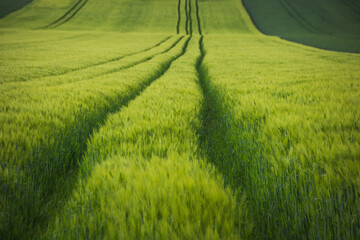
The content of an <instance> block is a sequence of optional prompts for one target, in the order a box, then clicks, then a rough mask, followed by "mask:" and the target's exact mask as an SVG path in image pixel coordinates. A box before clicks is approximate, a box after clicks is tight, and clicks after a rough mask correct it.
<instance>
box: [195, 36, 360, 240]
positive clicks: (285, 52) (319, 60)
mask: <svg viewBox="0 0 360 240" xmlns="http://www.w3.org/2000/svg"><path fill="white" fill-rule="evenodd" d="M204 46H205V50H206V52H207V55H206V57H205V59H204V66H203V67H202V69H203V70H202V71H203V75H204V79H205V80H204V86H205V87H204V89H205V96H206V98H207V99H208V100H207V105H205V107H204V109H205V110H207V111H205V113H204V119H205V122H204V137H203V138H204V139H203V142H204V145H205V148H206V149H207V153H208V155H207V156H208V159H209V160H210V161H211V162H213V163H214V165H215V166H216V169H217V170H218V171H219V172H221V173H222V174H223V176H224V180H225V182H226V183H227V184H229V185H230V186H232V187H233V188H234V189H237V188H238V187H241V189H243V194H244V195H245V196H246V199H247V202H246V203H247V205H248V206H249V208H250V209H251V215H252V218H253V219H254V221H255V225H254V232H253V233H254V237H256V238H270V239H273V238H277V239H279V238H282V239H291V238H301V236H304V237H306V238H310V239H330V238H339V239H349V238H352V239H356V238H357V237H358V236H359V231H358V226H359V224H360V223H359V218H358V217H357V216H358V213H359V212H360V204H359V201H358V200H359V194H360V185H359V174H360V168H359V164H358V162H357V161H358V159H359V149H360V148H359V142H360V135H359V126H358V123H359V111H360V109H359V106H360V105H359V103H360V102H359V95H358V92H359V87H360V85H359V83H358V82H359V76H360V72H359V68H358V67H357V66H358V65H357V63H358V62H359V60H360V59H359V56H358V55H355V54H344V53H343V54H339V53H333V52H324V51H320V50H316V49H312V48H307V47H299V46H298V45H295V44H288V43H286V42H283V41H279V40H277V39H271V38H268V37H267V38H265V37H262V36H252V35H242V36H238V35H228V36H221V37H220V36H207V37H206V38H205V42H204ZM238 63H241V64H238Z"/></svg>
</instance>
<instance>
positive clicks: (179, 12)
mask: <svg viewBox="0 0 360 240" xmlns="http://www.w3.org/2000/svg"><path fill="white" fill-rule="evenodd" d="M180 9H181V0H179V2H178V9H177V10H178V20H177V24H176V33H177V34H179V33H180V23H181V10H180Z"/></svg>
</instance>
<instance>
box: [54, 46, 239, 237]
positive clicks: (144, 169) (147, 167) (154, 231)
mask: <svg viewBox="0 0 360 240" xmlns="http://www.w3.org/2000/svg"><path fill="white" fill-rule="evenodd" d="M198 56H199V48H198V41H196V40H195V39H194V40H191V41H190V43H189V45H188V49H187V51H186V53H185V54H184V56H183V57H181V58H180V59H178V60H176V61H175V62H173V64H172V66H171V68H170V69H169V71H168V72H166V74H165V75H164V76H162V77H161V78H160V79H158V80H157V81H156V82H154V83H153V84H152V85H151V86H150V87H149V88H147V89H146V90H145V91H144V92H143V93H142V94H141V96H139V97H137V98H136V99H135V100H134V101H132V102H131V103H129V105H128V106H127V107H126V108H123V109H122V110H121V111H120V112H118V113H115V114H112V115H111V116H110V117H109V118H108V120H107V121H106V123H105V124H104V125H103V126H102V127H101V128H100V129H99V131H98V132H97V133H95V134H94V136H93V137H92V139H91V140H90V142H89V145H88V151H87V153H86V156H85V158H84V160H83V161H82V164H81V170H82V173H83V177H82V178H81V182H80V183H79V186H78V188H77V191H76V192H75V193H74V194H73V197H72V199H71V200H70V201H69V203H68V204H67V206H66V207H65V208H64V211H63V213H62V214H61V216H60V217H59V218H58V219H57V221H56V223H55V226H54V227H53V228H52V229H51V230H50V231H49V232H50V233H49V235H50V237H53V238H57V239H72V238H78V237H80V238H92V239H93V238H99V237H100V238H111V239H114V238H126V239H128V238H131V239H149V238H151V239H170V238H171V239H184V238H186V239H194V238H195V239H219V238H226V239H233V238H234V239H238V238H239V234H240V229H239V226H240V225H241V224H242V221H243V214H242V212H241V211H242V210H241V208H238V207H237V206H238V205H237V204H236V201H235V198H234V197H233V196H232V194H231V191H230V189H229V188H225V189H224V187H223V183H222V180H221V178H219V177H218V176H216V175H215V174H214V172H213V169H212V168H211V166H208V165H207V164H206V163H204V162H203V161H202V160H201V161H200V158H199V155H198V149H197V148H198V145H197V143H198V135H197V134H196V133H197V131H199V129H200V126H201V125H200V123H201V122H200V108H199V106H200V105H201V101H202V95H201V90H200V88H199V85H198V82H197V81H198V79H197V73H196V69H195V63H196V60H197V58H198ZM159 96H161V97H159ZM94 165H95V166H94Z"/></svg>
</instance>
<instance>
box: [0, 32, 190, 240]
mask: <svg viewBox="0 0 360 240" xmlns="http://www.w3.org/2000/svg"><path fill="white" fill-rule="evenodd" d="M190 39H191V37H187V39H183V41H182V47H181V48H180V47H179V48H178V50H176V52H175V54H173V55H169V56H168V57H167V58H166V60H164V61H162V62H158V63H156V65H157V67H156V69H155V71H153V72H149V73H150V74H148V75H147V76H146V77H144V78H143V79H142V80H137V81H136V82H138V83H133V86H129V87H127V88H128V89H129V91H127V92H124V91H119V92H117V94H116V95H114V96H109V97H108V96H106V95H104V93H102V92H101V91H100V92H99V93H98V96H99V97H100V96H102V97H101V98H103V99H104V100H105V102H104V101H101V103H102V104H98V105H95V106H96V107H95V108H92V109H90V110H85V111H80V112H79V109H74V112H76V114H77V115H76V116H74V117H75V118H76V119H77V121H76V122H74V123H73V124H71V125H68V126H66V128H64V129H62V128H59V129H54V134H55V133H56V134H55V136H54V137H55V142H47V144H46V145H40V146H38V147H37V146H34V149H31V151H32V154H30V155H29V156H28V157H31V159H29V160H27V159H22V162H24V163H28V164H26V165H25V166H23V167H21V168H20V169H19V170H21V171H23V172H22V174H21V175H17V176H18V179H17V180H16V182H17V184H16V185H14V186H12V185H5V186H1V187H4V189H3V192H8V193H14V194H12V195H9V196H7V199H8V201H7V203H6V206H7V209H6V212H4V217H5V218H6V219H5V223H6V224H5V225H6V226H5V225H4V226H1V227H5V228H7V232H8V233H10V234H11V236H13V238H16V239H17V238H18V239H21V238H22V237H21V236H22V235H23V234H26V233H28V234H30V233H32V232H34V231H33V230H34V229H44V227H45V226H46V225H47V224H48V221H49V220H50V219H51V218H52V217H54V216H55V215H56V214H54V213H55V212H54V211H58V210H59V209H60V208H61V207H62V203H64V202H65V201H66V199H67V198H68V197H69V196H70V195H71V192H72V190H73V188H74V186H75V184H73V182H75V181H76V179H77V177H78V175H79V169H78V163H80V162H81V161H82V158H83V156H84V154H85V152H86V150H87V145H86V144H87V142H88V140H89V138H90V136H91V135H92V133H93V132H94V131H96V130H97V129H99V127H101V126H102V125H103V124H104V123H105V121H106V119H107V118H108V116H109V115H110V114H112V113H115V112H117V111H120V109H121V108H123V107H124V106H127V105H128V103H129V102H130V101H132V100H133V99H135V98H136V97H137V96H139V95H140V94H141V93H142V92H143V91H144V90H145V89H146V88H147V87H148V86H150V84H151V83H153V82H154V81H156V80H157V79H159V78H160V77H161V76H163V75H164V74H165V73H166V72H167V71H168V69H169V68H170V67H171V64H172V63H173V62H174V61H176V60H177V59H178V58H180V57H181V56H183V55H184V54H185V52H186V51H187V46H188V43H189V41H190ZM167 51H170V50H167ZM132 78H133V79H134V80H135V79H137V78H136V76H133V77H132ZM124 93H126V94H124ZM93 101H96V99H93ZM96 102H97V101H96ZM79 107H80V110H81V106H79ZM76 108H78V107H76ZM79 114H80V115H79ZM50 139H51V136H50ZM15 160H16V159H15ZM15 160H14V161H15ZM15 162H16V161H15ZM27 165H29V166H27ZM32 166H38V167H37V168H34V167H32ZM60 180H61V182H62V183H65V184H60V185H59V184H58V182H59V181H60ZM45 183H46V184H45ZM5 188H6V189H5ZM60 193H61V194H60ZM69 194H70V195H69ZM17 196H22V198H21V199H17ZM54 196H56V197H54ZM12 198H14V199H12ZM15 198H16V199H15ZM19 203H21V204H20V205H19ZM25 215H26V216H28V217H27V218H24V219H21V222H19V219H15V218H13V216H25ZM14 226H16V229H14V228H12V229H9V228H11V227H14ZM0 230H2V229H0ZM19 230H20V231H19ZM5 238H6V237H5ZM30 239H31V237H30Z"/></svg>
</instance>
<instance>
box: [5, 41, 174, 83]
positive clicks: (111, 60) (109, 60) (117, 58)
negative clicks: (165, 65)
mask: <svg viewBox="0 0 360 240" xmlns="http://www.w3.org/2000/svg"><path fill="white" fill-rule="evenodd" d="M170 38H171V36H168V37H166V38H165V39H163V40H161V41H160V42H158V43H156V44H155V45H154V46H151V47H148V48H146V49H143V50H140V51H136V52H132V53H129V54H125V55H122V56H119V57H115V58H111V59H108V60H105V61H102V62H97V63H94V64H90V65H87V66H84V67H80V68H75V69H71V70H68V71H65V72H62V73H57V74H49V75H45V76H41V77H35V78H31V79H26V80H21V81H8V82H0V86H1V85H4V84H8V83H13V82H28V81H33V80H36V79H41V78H46V77H57V76H63V75H66V74H69V73H73V72H76V71H81V70H86V69H89V68H92V67H97V66H100V65H104V64H107V63H111V62H115V61H119V60H121V59H123V58H126V57H131V56H133V55H136V54H140V53H145V52H147V51H149V50H151V49H153V48H156V47H158V46H160V45H161V44H163V43H165V42H166V41H168V40H169V39H170ZM179 41H180V40H179ZM177 42H178V41H177Z"/></svg>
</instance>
